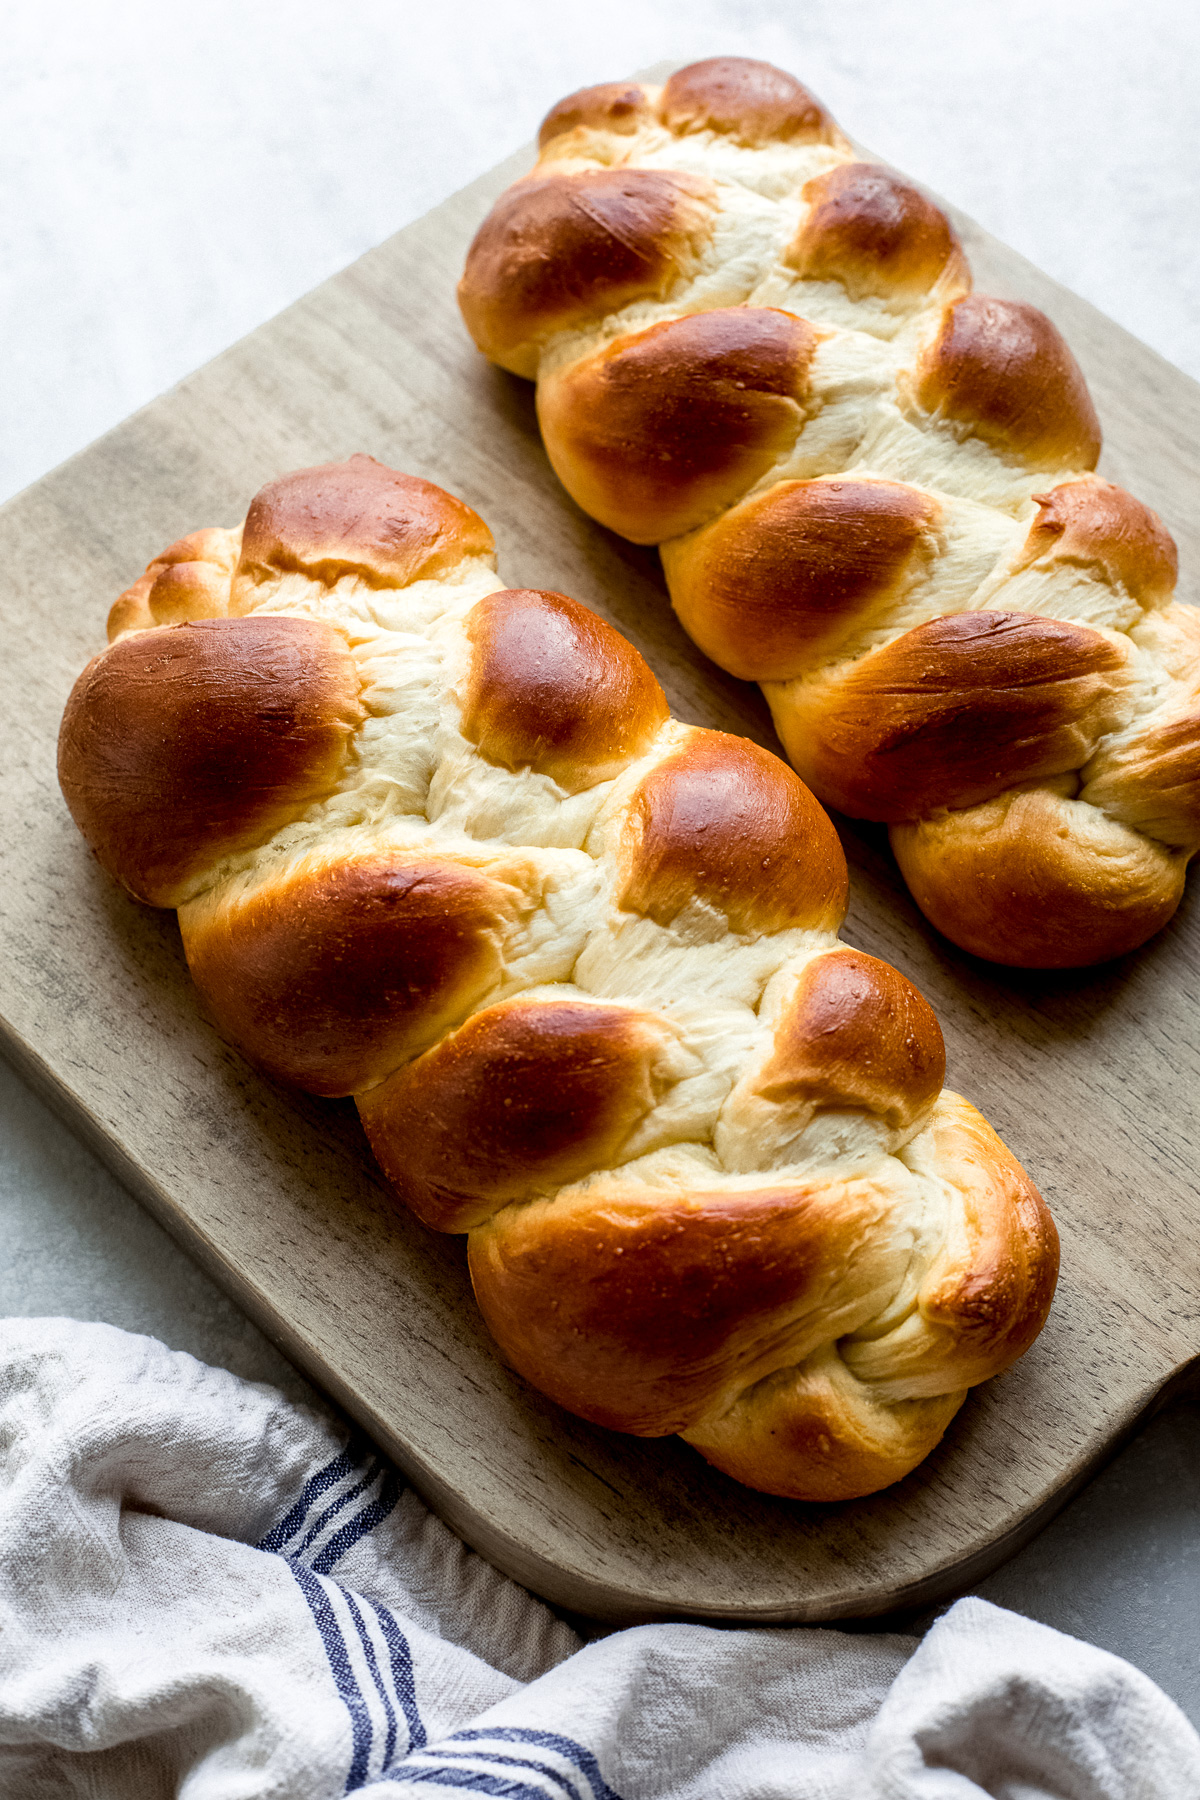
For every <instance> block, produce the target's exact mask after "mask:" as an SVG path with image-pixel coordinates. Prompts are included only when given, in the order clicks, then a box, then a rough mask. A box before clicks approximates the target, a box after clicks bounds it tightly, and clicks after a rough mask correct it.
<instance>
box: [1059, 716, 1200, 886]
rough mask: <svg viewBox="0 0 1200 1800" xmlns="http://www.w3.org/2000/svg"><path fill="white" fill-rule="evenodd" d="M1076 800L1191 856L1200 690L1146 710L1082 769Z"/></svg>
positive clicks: (1196, 820) (1197, 824)
mask: <svg viewBox="0 0 1200 1800" xmlns="http://www.w3.org/2000/svg"><path fill="white" fill-rule="evenodd" d="M1083 773H1084V786H1083V788H1082V789H1081V791H1080V798H1081V799H1083V800H1085V801H1086V802H1087V803H1088V804H1089V805H1090V806H1099V807H1102V808H1103V809H1104V811H1105V812H1107V813H1108V815H1109V816H1110V818H1113V819H1119V820H1121V821H1122V822H1123V823H1124V824H1126V825H1132V826H1134V827H1135V829H1136V830H1138V831H1142V832H1145V833H1146V834H1147V835H1148V836H1150V837H1152V838H1157V839H1159V841H1160V842H1161V843H1163V844H1166V845H1168V846H1170V847H1171V848H1173V849H1176V850H1182V851H1184V852H1185V854H1186V855H1188V856H1191V855H1193V854H1194V853H1195V851H1196V850H1197V849H1200V694H1198V695H1196V696H1195V698H1193V699H1190V700H1188V701H1185V702H1184V703H1183V704H1182V705H1180V706H1179V707H1178V710H1175V709H1173V708H1171V707H1170V706H1169V705H1168V706H1167V707H1165V708H1163V709H1162V711H1156V712H1154V713H1151V714H1150V716H1149V717H1148V718H1147V719H1146V721H1145V723H1144V724H1143V726H1142V728H1141V729H1140V730H1135V731H1132V732H1130V733H1129V734H1127V735H1125V736H1123V737H1121V738H1119V739H1117V741H1116V742H1115V743H1110V744H1106V745H1105V746H1104V748H1103V749H1102V750H1101V752H1100V754H1099V755H1098V756H1096V757H1095V758H1093V760H1092V762H1090V763H1089V764H1088V766H1087V768H1086V769H1085V770H1084V772H1083Z"/></svg>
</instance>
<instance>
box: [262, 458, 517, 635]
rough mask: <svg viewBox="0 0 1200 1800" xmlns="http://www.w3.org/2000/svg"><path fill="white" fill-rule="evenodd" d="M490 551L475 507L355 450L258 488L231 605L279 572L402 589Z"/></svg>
mask: <svg viewBox="0 0 1200 1800" xmlns="http://www.w3.org/2000/svg"><path fill="white" fill-rule="evenodd" d="M494 550H495V541H494V539H493V537H492V534H491V532H490V531H489V530H488V528H487V526H486V525H485V524H484V522H483V520H482V519H481V518H480V517H479V514H478V513H476V512H473V511H472V510H471V508H470V507H469V506H465V505H464V504H463V502H462V501H461V500H456V499H455V498H454V496H453V494H448V493H446V491H445V489H444V488H439V487H434V485H433V483H432V482H431V481H421V480H420V479H419V478H418V477H417V476H415V475H401V474H399V473H398V472H397V471H396V470H395V469H389V468H386V467H385V465H384V464H383V463H379V462H376V461H375V458H374V457H373V456H352V457H351V458H350V459H349V461H348V462H340V463H323V464H321V465H320V466H319V467H317V468H314V469H296V470H294V471H293V472H292V473H291V474H290V475H281V476H280V478H279V479H278V481H271V482H268V483H267V485H266V487H264V488H260V490H259V492H258V493H257V494H256V495H255V496H254V499H253V500H252V501H251V502H250V510H249V512H248V513H247V514H246V525H245V531H244V534H243V537H242V554H241V560H240V562H239V564H238V569H237V574H236V576H235V578H234V610H235V611H237V612H245V611H247V610H248V608H249V607H251V606H253V605H255V604H256V602H257V601H258V600H259V599H260V598H261V596H260V595H259V594H258V593H257V592H256V589H257V588H258V587H259V585H260V584H261V583H262V582H264V581H268V580H270V579H271V578H272V577H273V576H276V575H278V574H280V573H287V572H293V571H295V572H298V573H300V574H303V575H307V576H309V577H310V579H312V580H313V581H319V582H322V583H324V584H325V585H326V586H327V587H328V586H332V585H333V584H334V582H336V581H339V580H340V579H341V578H342V576H344V575H354V576H357V577H358V578H359V580H361V581H365V582H367V583H368V584H369V585H370V586H372V587H384V588H386V587H405V586H406V585H407V584H408V583H409V582H411V581H419V580H424V581H430V580H433V579H434V578H435V577H436V576H438V575H441V574H444V573H445V571H446V570H447V569H451V568H453V567H454V565H455V564H456V563H458V562H460V561H461V560H462V559H463V557H466V556H490V555H491V554H492V553H493V551H494Z"/></svg>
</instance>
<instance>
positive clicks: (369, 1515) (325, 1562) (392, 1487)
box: [311, 1469, 401, 1575]
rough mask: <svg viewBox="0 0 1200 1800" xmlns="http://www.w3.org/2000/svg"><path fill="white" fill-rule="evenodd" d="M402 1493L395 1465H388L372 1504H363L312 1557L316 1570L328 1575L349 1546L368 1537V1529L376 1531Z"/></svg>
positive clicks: (314, 1571)
mask: <svg viewBox="0 0 1200 1800" xmlns="http://www.w3.org/2000/svg"><path fill="white" fill-rule="evenodd" d="M400 1494H401V1484H400V1478H399V1476H398V1475H397V1474H396V1471H395V1470H394V1469H386V1470H385V1472H384V1477H383V1485H382V1486H381V1487H380V1490H379V1496H378V1498H377V1499H375V1500H372V1502H371V1504H370V1505H369V1506H364V1507H363V1509H362V1511H361V1512H360V1513H358V1514H356V1516H355V1517H354V1518H353V1519H350V1520H349V1521H348V1522H347V1523H346V1524H345V1525H343V1526H342V1528H341V1530H340V1531H335V1532H334V1534H333V1536H332V1537H331V1538H330V1540H329V1542H328V1543H327V1544H326V1545H325V1547H324V1549H323V1550H318V1552H317V1554H316V1555H315V1556H314V1557H313V1559H312V1565H311V1566H312V1570H313V1573H314V1574H316V1575H328V1573H329V1571H330V1569H332V1567H333V1565H334V1563H335V1562H337V1561H338V1559H339V1558H340V1557H343V1556H345V1554H346V1552H347V1550H349V1549H351V1548H352V1547H353V1546H354V1545H355V1544H357V1542H358V1540H359V1538H362V1537H366V1535H367V1533H368V1531H374V1529H375V1527H376V1526H377V1525H379V1524H381V1523H382V1521H383V1520H384V1519H386V1518H387V1516H388V1514H389V1513H390V1512H391V1511H392V1510H393V1509H394V1508H395V1506H396V1504H397V1502H398V1501H399V1499H400Z"/></svg>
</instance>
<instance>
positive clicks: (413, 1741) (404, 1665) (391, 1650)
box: [369, 1600, 429, 1767]
mask: <svg viewBox="0 0 1200 1800" xmlns="http://www.w3.org/2000/svg"><path fill="white" fill-rule="evenodd" d="M369 1605H370V1606H371V1609H372V1610H373V1612H374V1614H375V1617H376V1618H377V1619H378V1621H379V1629H380V1630H381V1631H382V1633H383V1636H384V1641H385V1643H386V1644H387V1647H388V1655H389V1656H390V1657H391V1659H392V1685H393V1687H394V1688H395V1690H396V1698H397V1700H399V1702H400V1705H401V1707H402V1708H403V1710H404V1717H405V1719H406V1720H407V1722H408V1747H409V1750H410V1751H411V1750H423V1749H424V1748H425V1745H426V1743H427V1742H428V1741H429V1740H428V1738H427V1736H426V1733H425V1726H424V1723H423V1721H422V1719H421V1715H420V1713H419V1712H418V1711H417V1678H416V1673H415V1671H414V1669H413V1659H412V1651H411V1650H410V1649H409V1647H408V1639H407V1638H406V1637H405V1635H404V1633H403V1632H402V1631H401V1629H400V1627H399V1625H397V1623H396V1621H395V1619H394V1618H393V1617H392V1615H391V1613H390V1612H389V1611H388V1609H387V1607H386V1606H383V1605H381V1604H380V1602H379V1601H378V1600H372V1601H370V1602H369ZM385 1767H386V1765H385Z"/></svg>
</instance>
